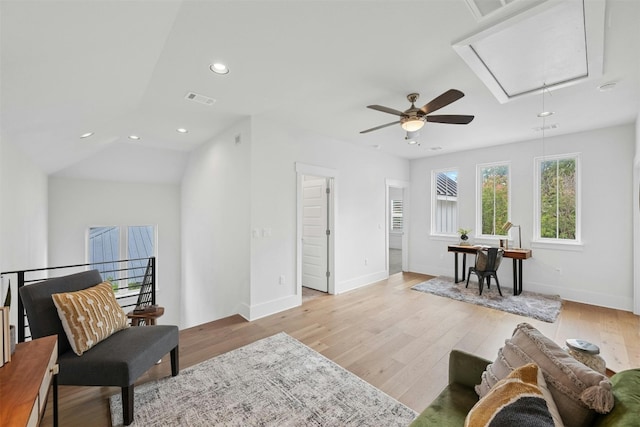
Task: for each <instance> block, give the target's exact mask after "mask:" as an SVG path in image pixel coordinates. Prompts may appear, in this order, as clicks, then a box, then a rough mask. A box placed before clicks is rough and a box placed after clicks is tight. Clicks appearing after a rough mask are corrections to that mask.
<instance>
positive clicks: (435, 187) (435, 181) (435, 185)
mask: <svg viewBox="0 0 640 427" xmlns="http://www.w3.org/2000/svg"><path fill="white" fill-rule="evenodd" d="M454 171H455V173H456V184H457V191H458V195H457V196H456V209H455V212H456V223H457V224H455V226H454V227H453V230H454V231H453V232H451V233H440V232H438V231H437V229H436V228H437V227H436V211H437V205H438V200H437V198H438V179H437V175H438V174H439V173H446V172H454ZM459 176H460V169H459V168H457V167H449V168H442V169H432V170H431V230H430V231H431V235H432V236H440V237H451V236H454V237H457V236H458V233H457V231H456V230H458V228H459V218H460V185H459V184H460V183H459V181H458V178H459Z"/></svg>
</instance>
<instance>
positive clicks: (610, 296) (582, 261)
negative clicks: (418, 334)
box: [409, 125, 636, 310]
mask: <svg viewBox="0 0 640 427" xmlns="http://www.w3.org/2000/svg"><path fill="white" fill-rule="evenodd" d="M635 138H636V137H635V130H634V126H633V125H627V126H619V127H612V128H607V129H599V130H594V131H590V132H582V133H576V134H571V135H563V136H558V137H553V138H546V140H545V143H544V147H543V144H542V142H541V141H540V140H535V141H528V142H522V143H516V144H508V145H501V146H496V147H490V148H485V149H479V150H472V151H465V152H461V153H452V154H448V155H441V156H437V157H429V158H424V159H419V160H414V161H412V162H411V200H412V203H411V235H410V260H409V262H410V269H411V271H417V272H422V273H428V274H438V275H449V276H451V275H453V254H449V253H447V252H446V250H447V249H446V247H447V245H448V244H453V243H455V242H456V241H457V238H450V239H447V238H434V237H431V236H430V235H429V215H430V212H431V211H430V206H431V196H430V182H429V180H430V173H431V170H432V169H441V168H444V167H455V168H457V169H458V170H459V176H458V194H459V199H458V200H459V226H460V227H467V228H475V199H476V197H475V196H476V190H475V188H476V187H475V183H476V178H475V173H476V164H478V163H487V162H496V161H510V162H511V189H512V190H511V203H512V208H511V221H513V222H514V223H515V224H521V225H522V245H523V247H532V244H531V237H532V234H533V196H534V193H533V191H534V188H533V185H534V184H533V182H534V170H533V166H534V165H533V163H534V160H533V159H534V157H536V156H541V155H543V154H546V155H552V154H561V153H574V152H580V153H581V156H582V160H581V167H582V239H583V243H584V244H583V245H582V247H580V248H578V249H576V250H566V249H567V248H566V247H563V248H560V247H558V248H549V247H548V246H547V247H541V246H535V245H534V246H533V258H532V259H529V260H526V261H524V263H523V264H524V267H523V270H524V286H523V287H524V289H525V290H530V291H537V292H543V293H555V294H559V295H560V296H561V297H562V298H564V299H568V300H574V301H580V302H585V303H589V304H596V305H601V306H608V307H614V308H618V309H623V310H631V309H632V300H633V293H632V291H633V285H632V283H633V265H634V259H633V255H632V254H633V252H632V250H633V233H632V230H633V219H632V212H633V210H632V198H631V197H629V195H630V194H631V192H632V183H633V161H632V159H633V154H634V144H635ZM472 234H475V230H474V232H473V233H472ZM512 236H513V235H512ZM472 239H473V236H472ZM476 241H477V240H476ZM481 243H493V244H496V243H497V242H481ZM503 265H504V264H503ZM557 269H560V271H557ZM511 271H512V270H511V265H510V263H507V264H506V265H504V266H503V267H501V269H500V276H499V277H500V281H501V283H502V286H503V287H505V286H509V287H510V286H512V279H511Z"/></svg>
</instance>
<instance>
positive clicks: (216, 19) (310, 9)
mask: <svg viewBox="0 0 640 427" xmlns="http://www.w3.org/2000/svg"><path fill="white" fill-rule="evenodd" d="M569 1H578V0H569ZM585 1H586V3H589V2H594V1H599V2H603V1H604V4H605V13H604V19H603V22H601V25H602V26H603V27H604V45H603V48H604V49H603V52H604V55H603V69H602V74H601V75H599V76H597V77H593V78H590V79H586V80H585V81H583V82H581V83H578V84H575V85H571V86H568V87H564V88H562V89H558V90H555V91H551V92H549V93H548V94H547V96H546V100H545V102H546V108H547V109H550V110H552V111H554V112H555V114H554V116H552V117H551V118H547V119H546V124H547V125H549V124H555V125H556V126H555V129H549V130H548V131H546V135H547V136H552V135H557V134H563V133H572V132H577V131H582V130H589V129H594V128H599V127H605V126H612V125H617V124H623V123H631V122H633V121H634V120H635V119H636V117H637V115H638V111H639V100H640V54H639V53H638V52H640V51H639V50H638V46H640V26H639V25H638V22H640V2H638V1H631V0H608V1H605V0H585ZM513 3H519V4H520V5H524V6H526V7H531V6H535V5H537V4H538V3H541V1H540V0H516V1H514V2H513ZM513 10H515V9H513ZM509 13H510V14H513V13H515V12H514V11H510V12H509ZM507 16H509V15H508V14H507V12H505V13H504V14H502V15H500V14H499V13H498V14H495V15H494V16H493V17H491V16H489V17H487V18H485V19H482V20H478V19H477V18H476V17H475V16H474V14H473V13H472V11H471V8H470V7H469V4H468V3H467V1H466V0H429V1H397V0H389V1H242V0H238V1H202V0H201V1H189V0H185V1H171V0H168V1H153V2H152V1H126V0H123V1H116V0H112V1H100V0H84V1H56V0H50V1H28V0H17V1H11V0H2V1H1V3H0V27H1V29H0V37H1V39H0V43H1V45H0V47H1V51H0V52H1V63H0V72H1V74H0V91H1V92H0V108H1V110H0V130H1V134H0V136H1V137H2V138H3V139H4V140H5V141H7V142H9V143H12V144H15V145H17V146H19V147H20V148H21V149H22V150H24V152H25V153H27V155H29V156H30V157H31V158H33V159H34V161H35V162H36V163H37V164H39V165H40V166H41V167H42V168H43V170H44V171H46V172H47V173H52V174H56V173H57V174H62V175H64V174H67V175H76V176H83V177H95V178H100V177H101V174H102V177H104V174H105V172H104V168H99V167H98V168H96V167H94V166H92V165H102V166H106V165H109V164H118V165H119V167H118V172H117V175H118V176H119V177H120V178H122V179H133V180H154V179H150V178H149V174H148V171H145V170H144V167H142V166H141V164H142V163H144V159H153V164H154V171H155V172H154V176H155V177H156V179H158V180H168V181H176V180H179V177H180V174H181V173H182V168H183V167H184V165H185V162H186V156H187V153H188V152H189V151H190V150H192V149H193V148H195V147H197V146H198V145H199V144H201V143H203V142H204V141H207V140H209V139H211V138H212V137H214V136H215V135H217V134H219V133H220V132H222V131H224V130H225V129H226V128H228V127H229V126H231V125H233V124H234V123H236V122H238V121H239V120H242V119H243V118H246V117H248V116H254V115H262V116H265V117H267V118H269V119H272V120H275V121H279V122H282V123H291V124H293V125H295V126H297V127H301V128H306V129H309V130H311V131H313V132H316V133H319V134H321V135H326V136H327V137H330V138H334V139H338V140H342V141H344V142H345V144H347V143H352V144H356V145H359V146H362V147H365V148H369V149H372V150H373V149H379V150H381V151H384V152H388V153H390V154H393V155H396V156H400V157H404V158H419V157H424V156H429V155H434V154H440V153H445V152H451V151H459V150H467V149H472V148H476V147H482V146H487V145H496V144H503V143H508V142H515V141H521V140H529V139H535V138H539V137H540V132H536V131H535V130H534V128H537V127H540V126H541V123H542V122H541V119H540V118H539V117H537V114H538V113H539V112H540V111H541V95H539V94H534V95H532V96H524V97H522V98H518V99H514V100H512V101H509V102H507V103H500V102H499V101H498V100H497V99H496V97H494V95H493V94H492V93H491V91H490V90H489V89H488V88H487V86H485V84H484V83H483V82H482V81H481V80H480V78H478V76H477V75H476V74H474V73H473V72H472V70H471V69H470V68H469V66H468V65H467V64H466V63H465V61H464V60H463V59H462V58H461V57H460V56H459V55H458V54H457V53H456V51H455V50H454V49H453V48H452V44H454V43H455V42H456V41H459V40H462V39H464V38H465V37H467V36H469V35H472V34H474V33H476V32H478V31H479V30H481V29H482V28H486V27H488V26H491V25H492V24H493V23H499V22H503V21H504V19H505V17H507ZM601 30H602V28H601ZM543 42H544V43H549V41H548V40H547V41H541V43H543ZM556 43H557V44H562V43H563V40H562V39H559V40H552V43H551V44H552V46H549V49H552V48H553V45H555V44H556ZM540 50H541V51H544V50H545V49H540ZM214 62H224V63H225V64H226V65H228V67H229V69H230V73H229V74H227V75H217V74H214V73H212V72H211V71H210V69H209V66H210V64H212V63H214ZM507 62H508V61H507ZM514 65H515V64H514ZM609 82H615V83H616V85H615V88H614V89H613V90H609V91H599V90H598V86H600V85H602V84H605V83H609ZM451 88H456V89H459V90H461V91H462V92H464V93H465V97H463V98H462V99H460V100H459V101H457V102H455V103H452V104H450V105H448V106H446V107H444V108H442V109H441V110H439V111H438V114H471V115H475V119H474V121H473V122H471V123H470V124H469V125H466V126H462V125H443V124H437V123H427V124H426V126H425V127H424V128H423V129H422V130H421V131H420V135H419V136H418V141H419V142H420V144H419V146H418V145H417V144H416V145H409V144H407V142H406V141H405V136H406V133H405V132H403V131H402V129H401V128H400V126H399V125H396V126H390V127H387V128H385V129H382V130H379V131H376V132H371V133H367V134H360V131H361V130H364V129H367V128H371V127H374V126H377V125H381V124H384V123H388V122H391V121H394V120H395V119H396V118H395V117H394V116H391V115H388V114H385V113H382V112H379V111H374V110H370V109H367V108H365V107H366V106H367V105H370V104H379V105H384V106H388V107H391V108H394V109H397V110H405V109H407V108H408V107H409V103H408V102H407V100H406V95H407V94H408V93H411V92H418V93H420V95H421V97H420V99H419V100H418V102H417V104H419V105H422V104H424V103H426V102H428V101H429V100H431V99H432V98H434V97H436V96H438V95H440V94H441V93H443V92H445V91H446V90H448V89H451ZM190 92H193V93H196V94H200V95H204V96H206V97H209V98H213V99H215V102H214V103H213V104H212V105H205V104H201V103H197V102H194V101H191V100H187V99H185V96H186V95H187V94H188V93H190ZM177 128H185V129H187V130H188V133H184V134H183V133H178V132H176V129H177ZM86 132H93V135H92V136H90V137H88V138H80V135H82V134H84V133H86ZM132 134H135V135H138V136H139V137H140V139H139V140H137V141H134V140H131V139H129V138H128V136H129V135H132ZM438 148H439V149H438ZM101 169H102V172H101ZM158 171H163V172H162V173H159V172H158Z"/></svg>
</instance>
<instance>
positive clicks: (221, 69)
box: [209, 62, 229, 74]
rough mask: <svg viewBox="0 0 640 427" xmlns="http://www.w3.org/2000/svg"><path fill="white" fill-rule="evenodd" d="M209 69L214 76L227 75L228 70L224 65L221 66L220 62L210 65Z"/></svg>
mask: <svg viewBox="0 0 640 427" xmlns="http://www.w3.org/2000/svg"><path fill="white" fill-rule="evenodd" d="M209 69H210V70H211V71H213V72H214V73H216V74H228V73H229V68H227V66H226V65H224V64H221V63H220V62H216V63H215V64H211V65H210V66H209Z"/></svg>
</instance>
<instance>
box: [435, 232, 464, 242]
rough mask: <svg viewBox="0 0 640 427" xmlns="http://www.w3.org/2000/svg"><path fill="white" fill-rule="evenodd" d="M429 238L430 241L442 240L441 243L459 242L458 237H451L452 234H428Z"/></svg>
mask: <svg viewBox="0 0 640 427" xmlns="http://www.w3.org/2000/svg"><path fill="white" fill-rule="evenodd" d="M429 238H431V239H432V240H442V241H453V242H459V241H460V237H459V236H458V235H453V234H430V235H429Z"/></svg>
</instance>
